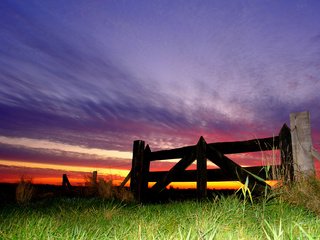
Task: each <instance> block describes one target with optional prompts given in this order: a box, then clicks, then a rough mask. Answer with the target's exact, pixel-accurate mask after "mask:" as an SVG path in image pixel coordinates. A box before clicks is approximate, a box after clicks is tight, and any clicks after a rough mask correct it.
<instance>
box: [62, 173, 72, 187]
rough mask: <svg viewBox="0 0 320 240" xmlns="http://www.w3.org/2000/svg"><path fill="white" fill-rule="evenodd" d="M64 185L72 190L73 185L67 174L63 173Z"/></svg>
mask: <svg viewBox="0 0 320 240" xmlns="http://www.w3.org/2000/svg"><path fill="white" fill-rule="evenodd" d="M62 187H63V188H64V189H68V190H70V189H71V187H72V186H71V184H70V182H69V179H68V176H67V174H62Z"/></svg>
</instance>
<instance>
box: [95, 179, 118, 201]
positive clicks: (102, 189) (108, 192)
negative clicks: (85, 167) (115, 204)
mask: <svg viewBox="0 0 320 240" xmlns="http://www.w3.org/2000/svg"><path fill="white" fill-rule="evenodd" d="M97 189H98V194H99V196H100V197H101V198H103V199H114V198H115V191H114V186H113V185H112V180H108V181H106V180H104V179H103V178H99V181H98V183H97Z"/></svg>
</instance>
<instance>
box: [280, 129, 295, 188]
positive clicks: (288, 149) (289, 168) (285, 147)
mask: <svg viewBox="0 0 320 240" xmlns="http://www.w3.org/2000/svg"><path fill="white" fill-rule="evenodd" d="M291 141H292V140H291V131H290V128H289V127H288V126H287V124H284V125H283V126H282V128H281V130H280V133H279V150H280V156H281V165H280V173H276V174H280V175H281V176H280V177H283V179H282V180H283V181H284V182H285V183H290V182H292V181H293V180H294V169H293V157H292V143H291ZM276 177H278V176H276Z"/></svg>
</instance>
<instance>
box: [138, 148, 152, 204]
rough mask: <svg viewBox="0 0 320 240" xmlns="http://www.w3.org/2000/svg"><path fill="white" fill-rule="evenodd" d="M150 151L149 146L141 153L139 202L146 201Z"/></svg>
mask: <svg viewBox="0 0 320 240" xmlns="http://www.w3.org/2000/svg"><path fill="white" fill-rule="evenodd" d="M150 152H151V149H150V147H149V145H147V146H146V148H145V149H144V153H143V160H142V172H141V175H142V176H141V178H142V179H141V199H140V200H141V201H144V200H146V199H147V197H148V196H147V195H148V182H149V181H148V177H149V170H150V160H149V153H150Z"/></svg>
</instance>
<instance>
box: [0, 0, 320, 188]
mask: <svg viewBox="0 0 320 240" xmlns="http://www.w3.org/2000/svg"><path fill="white" fill-rule="evenodd" d="M319 13H320V1H318V0H314V1H308V0H300V1H295V0H290V1H289V0H288V1H281V0H280V1H272V0H265V1H263V0H262V1H255V0H254V1H251V0H247V1H241V0H240V1H222V0H221V1H215V0H208V1H203V0H201V1H196V0H190V1H171V0H170V1H169V0H168V1H166V0H163V1H122V0H119V1H118V0H117V1H116V0H114V1H109V0H107V1H82V0H79V1H78V0H68V1H64V0H61V1H60V0H54V1H46V0H45V1H44V0H37V1H33V0H28V1H18V0H17V1H15V0H8V1H6V0H1V1H0V182H3V181H7V182H14V181H17V179H19V178H20V177H21V176H26V177H31V178H32V179H33V181H34V182H36V183H39V182H43V183H52V182H54V181H55V182H58V183H60V182H61V175H62V173H67V174H68V176H69V177H70V180H71V184H76V183H78V182H80V181H82V180H83V179H84V176H85V175H86V174H87V173H89V172H92V171H94V170H97V171H98V174H103V175H111V177H112V178H113V179H120V178H123V177H125V176H126V174H127V173H128V171H129V170H130V167H131V156H132V154H131V151H132V142H133V140H137V139H142V140H145V141H146V143H148V144H150V147H151V149H152V150H158V149H167V148H173V147H180V146H184V145H190V144H196V142H197V141H198V139H199V137H200V136H201V135H202V136H204V138H205V139H206V141H207V142H219V141H240V140H248V139H255V138H263V137H271V136H273V135H277V134H278V132H279V130H280V128H281V126H282V125H283V124H284V123H287V124H288V125H289V124H290V123H289V114H290V113H291V112H300V111H310V113H311V127H312V137H313V145H314V147H315V148H316V149H318V151H319V150H320V24H319V23H320V14H319ZM260 155H261V154H260ZM231 158H232V157H231ZM235 158H236V159H237V161H238V162H239V163H240V164H242V165H251V164H259V163H258V161H261V156H256V157H254V156H251V155H248V154H241V155H239V156H236V157H235ZM259 159H260V160H259ZM165 167H166V163H155V164H153V165H152V168H153V169H163V168H165Z"/></svg>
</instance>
